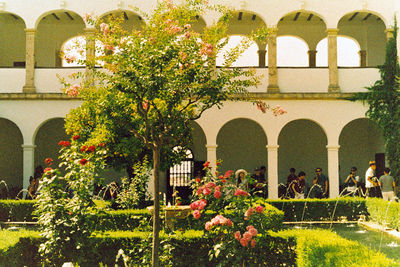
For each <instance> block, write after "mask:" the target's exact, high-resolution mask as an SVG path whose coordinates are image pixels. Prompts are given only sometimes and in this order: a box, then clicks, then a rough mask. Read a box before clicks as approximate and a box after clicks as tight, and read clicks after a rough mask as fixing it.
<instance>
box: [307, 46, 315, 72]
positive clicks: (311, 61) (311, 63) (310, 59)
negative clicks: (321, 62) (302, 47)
mask: <svg viewBox="0 0 400 267" xmlns="http://www.w3.org/2000/svg"><path fill="white" fill-rule="evenodd" d="M307 53H308V66H309V67H310V68H315V67H316V65H317V63H316V62H317V50H308V52H307Z"/></svg>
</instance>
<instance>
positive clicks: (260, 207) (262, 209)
mask: <svg viewBox="0 0 400 267" xmlns="http://www.w3.org/2000/svg"><path fill="white" fill-rule="evenodd" d="M256 212H257V213H263V212H264V207H263V206H257V207H256Z"/></svg>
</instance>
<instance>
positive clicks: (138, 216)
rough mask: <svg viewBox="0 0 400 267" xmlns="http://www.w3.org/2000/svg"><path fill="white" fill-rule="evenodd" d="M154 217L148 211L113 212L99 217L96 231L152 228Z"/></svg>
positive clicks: (107, 212)
mask: <svg viewBox="0 0 400 267" xmlns="http://www.w3.org/2000/svg"><path fill="white" fill-rule="evenodd" d="M151 222H152V217H151V214H150V213H149V212H148V210H147V209H141V210H112V211H106V212H102V213H99V214H98V215H97V226H96V230H97V231H100V230H103V231H107V230H115V231H117V230H122V231H124V230H133V229H135V228H138V227H140V228H145V226H151Z"/></svg>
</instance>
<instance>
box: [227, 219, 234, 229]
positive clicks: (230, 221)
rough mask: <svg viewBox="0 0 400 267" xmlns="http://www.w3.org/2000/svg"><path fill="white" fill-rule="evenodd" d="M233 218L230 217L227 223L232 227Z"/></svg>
mask: <svg viewBox="0 0 400 267" xmlns="http://www.w3.org/2000/svg"><path fill="white" fill-rule="evenodd" d="M232 224H233V223H232V220H231V219H228V221H227V222H226V225H228V226H229V227H232Z"/></svg>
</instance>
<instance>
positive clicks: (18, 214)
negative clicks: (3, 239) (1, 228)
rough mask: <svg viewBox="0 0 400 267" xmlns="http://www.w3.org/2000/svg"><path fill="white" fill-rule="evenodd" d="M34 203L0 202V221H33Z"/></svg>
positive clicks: (28, 201)
mask: <svg viewBox="0 0 400 267" xmlns="http://www.w3.org/2000/svg"><path fill="white" fill-rule="evenodd" d="M34 203H35V201H32V200H0V221H1V222H7V221H18V222H23V221H27V222H30V221H33V220H34V216H33V215H32V213H33V211H34Z"/></svg>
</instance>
